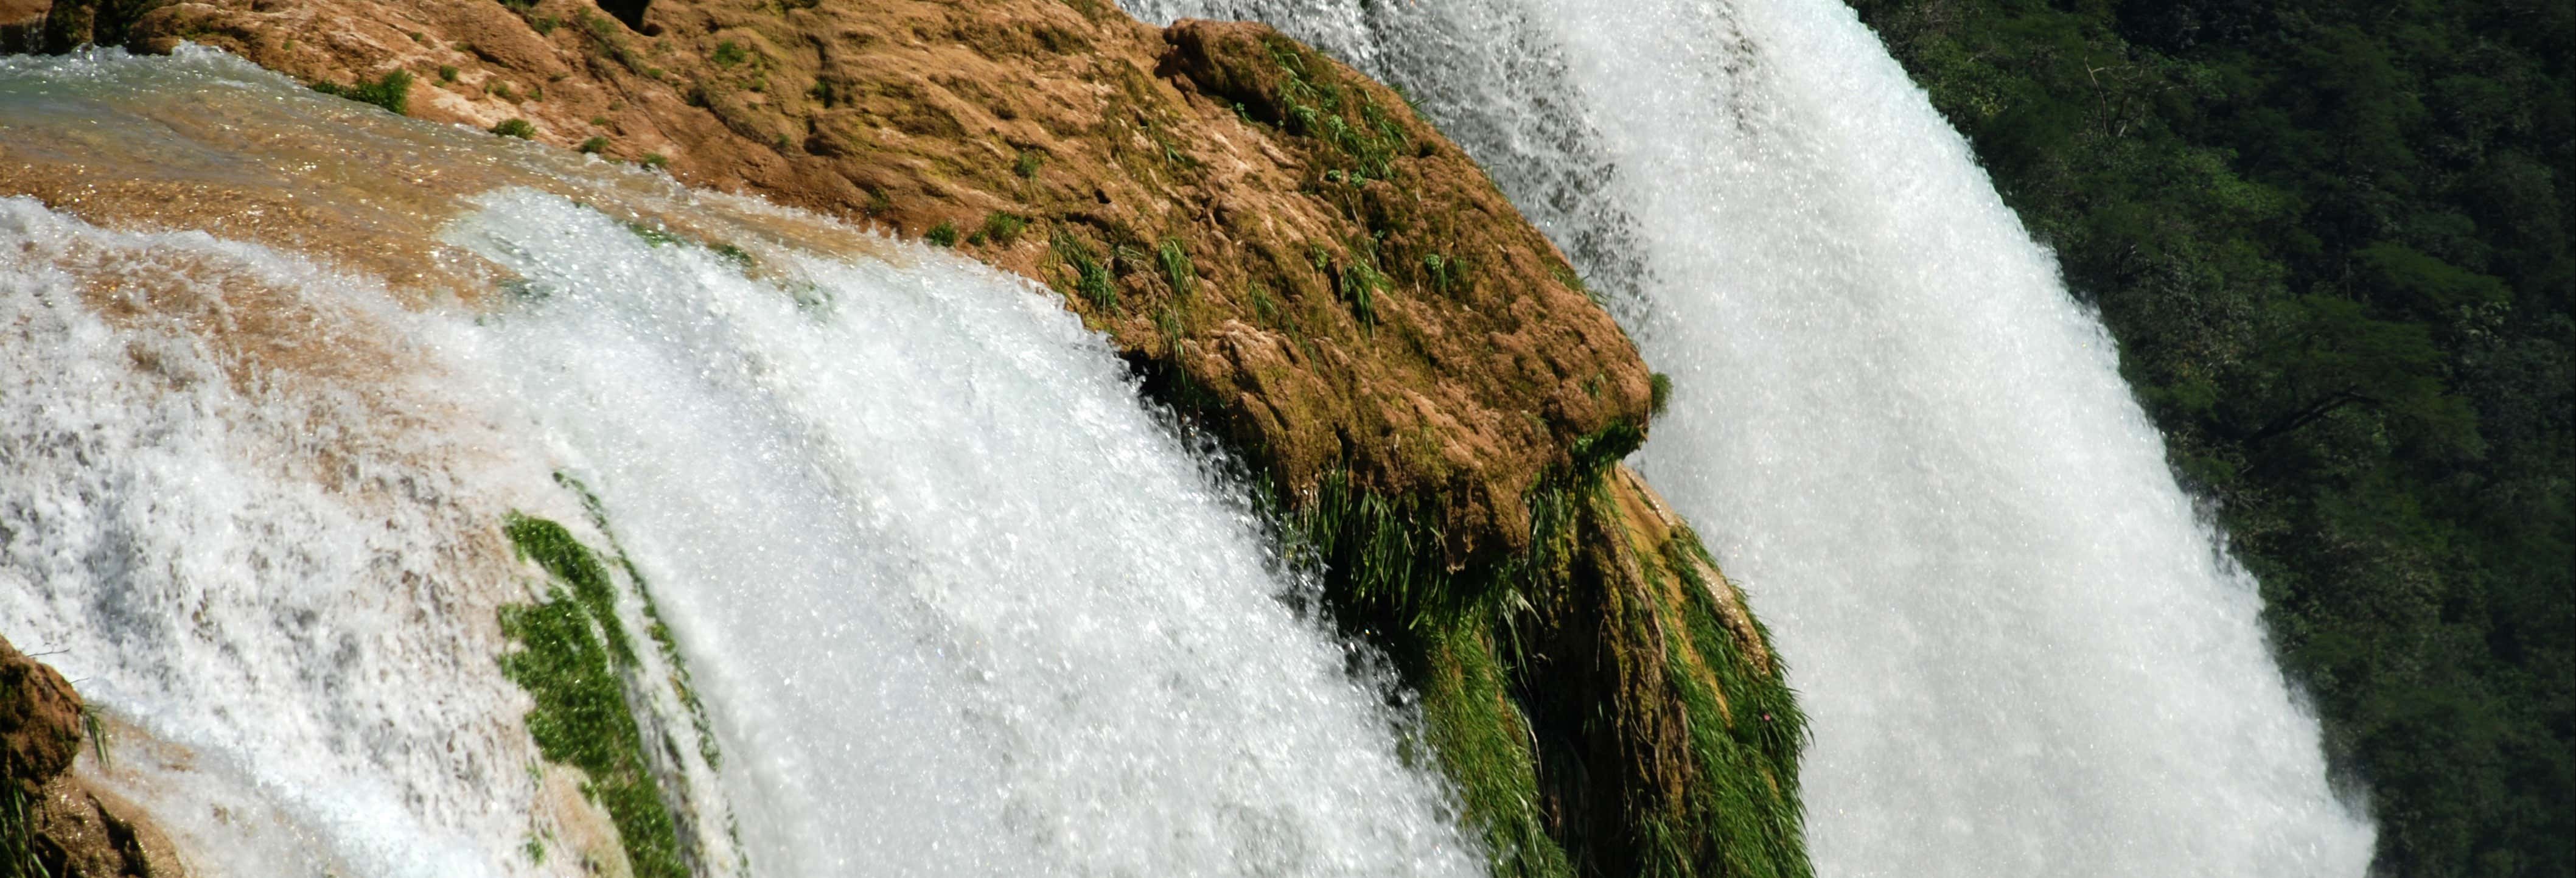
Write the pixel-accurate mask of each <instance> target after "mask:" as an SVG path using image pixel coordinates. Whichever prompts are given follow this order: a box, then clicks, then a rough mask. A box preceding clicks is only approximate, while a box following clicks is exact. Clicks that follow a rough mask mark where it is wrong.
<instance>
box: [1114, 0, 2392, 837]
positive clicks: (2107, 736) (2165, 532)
mask: <svg viewBox="0 0 2576 878" xmlns="http://www.w3.org/2000/svg"><path fill="white" fill-rule="evenodd" d="M1129 3H1130V8H1131V9H1134V10H1135V11H1136V12H1137V13H1138V14H1140V15H1142V16H1144V17H1146V18H1147V19H1148V20H1158V21H1159V20H1170V19H1171V18H1173V17H1178V16H1183V15H1188V16H1198V17H1209V18H1252V19H1258V20H1264V21H1268V22H1271V23H1272V24H1275V25H1277V26H1278V27H1280V28H1281V29H1282V30H1283V31H1285V32H1287V33H1288V34H1289V35H1291V36H1295V37H1298V38H1300V39H1303V40H1306V41H1308V42H1311V43H1314V44H1316V45H1317V46H1319V47H1322V48H1325V49H1326V50H1328V51H1331V52H1333V53H1335V54H1336V55H1338V56H1339V57H1341V58H1343V59H1345V60H1348V61H1350V62H1351V63H1353V64H1354V65H1355V66H1357V67H1359V68H1361V69H1362V70H1364V71H1366V72H1369V73H1371V74H1373V75H1376V76H1378V77H1380V78H1381V79H1384V80H1386V81H1388V82H1390V83H1394V84H1396V85H1398V86H1400V87H1402V88H1405V89H1407V90H1408V94H1409V96H1410V97H1411V98H1412V99H1413V100H1414V102H1415V104H1416V105H1417V106H1418V107H1419V108H1420V109H1421V110H1422V111H1423V112H1424V113H1425V114H1426V115H1428V116H1429V117H1431V118H1432V119H1433V121H1435V122H1436V123H1437V124H1439V125H1440V126H1441V127H1442V129H1443V130H1444V131H1445V132H1446V133H1448V134H1449V135H1450V136H1451V137H1453V138H1455V139H1457V140H1458V141H1459V142H1460V144H1461V145H1462V146H1464V147H1466V148H1467V150H1468V151H1469V152H1470V153H1472V154H1474V155H1476V157H1477V158H1478V159H1479V160H1480V161H1482V162H1484V163H1485V164H1486V165H1487V166H1488V167H1489V168H1491V169H1492V171H1493V173H1494V176H1495V179H1496V181H1497V182H1498V183H1500V184H1501V186H1502V188H1503V189H1504V191H1505V192H1506V193H1508V194H1510V195H1511V196H1512V198H1513V200H1514V201H1515V202H1516V203H1517V204H1518V205H1519V206H1520V207H1521V209H1522V210H1523V211H1524V212H1526V213H1527V214H1529V216H1530V218H1531V219H1532V220H1533V221H1535V222H1537V223H1538V224H1539V226H1540V227H1541V228H1543V229H1545V230H1547V231H1548V233H1549V234H1550V236H1551V237H1552V238H1554V239H1555V240H1556V241H1557V242H1558V244H1559V246H1561V247H1563V248H1564V249H1565V250H1566V252H1567V254H1568V255H1569V256H1571V257H1572V258H1573V259H1574V261H1575V262H1576V264H1577V265H1578V266H1579V267H1580V268H1581V269H1582V270H1583V271H1584V273H1585V276H1586V279H1587V280H1588V281H1589V282H1590V284H1591V285H1592V287H1593V288H1594V290H1595V291H1596V292H1597V293H1600V294H1601V295H1603V296H1605V297H1606V298H1607V299H1608V301H1609V304H1610V305H1611V306H1612V309H1613V311H1614V312H1616V313H1618V314H1619V315H1620V317H1621V319H1622V321H1623V322H1624V323H1625V324H1626V325H1627V327H1628V329H1629V331H1630V332H1631V333H1632V334H1634V335H1635V336H1636V337H1637V339H1638V341H1639V344H1640V345H1641V346H1642V348H1643V352H1644V353H1645V355H1646V361H1647V363H1648V365H1650V366H1652V367H1653V368H1656V369H1659V370H1662V371H1665V372H1668V373H1670V374H1671V375H1672V376H1673V379H1674V384H1675V388H1676V390H1675V396H1674V400H1673V403H1672V409H1671V411H1670V413H1669V414H1668V415H1667V416H1666V417H1665V418H1664V419H1663V420H1661V421H1660V422H1659V423H1657V424H1656V428H1655V432H1654V437H1653V439H1652V441H1651V442H1649V443H1648V444H1647V446H1646V449H1645V451H1644V452H1643V453H1642V455H1641V456H1640V457H1641V459H1640V461H1639V463H1640V466H1641V469H1643V470H1644V471H1645V472H1646V473H1647V474H1648V475H1649V476H1650V477H1651V478H1652V479H1653V480H1654V481H1655V483H1656V484H1657V485H1658V486H1660V487H1661V488H1662V489H1663V491H1664V492H1665V493H1666V494H1667V495H1668V496H1669V497H1670V498H1671V499H1672V500H1673V502H1674V503H1675V505H1676V506H1677V507H1679V508H1680V510H1681V511H1682V512H1683V513H1684V514H1685V515H1686V516H1688V517H1689V518H1690V519H1691V520H1692V521H1693V522H1694V523H1695V524H1696V525H1697V526H1698V527H1699V529H1700V532H1701V533H1702V535H1703V536H1704V537H1705V538H1706V539H1707V540H1708V543H1709V546H1710V548H1711V549H1712V550H1714V551H1715V552H1716V553H1717V554H1718V556H1719V561H1720V562H1721V563H1723V564H1724V565H1725V566H1726V569H1727V571H1728V572H1729V573H1730V574H1731V575H1733V576H1735V577H1737V578H1739V579H1741V580H1742V581H1743V582H1744V584H1745V588H1746V591H1747V592H1748V593H1750V595H1751V597H1752V599H1753V603H1754V604H1755V608H1756V609H1757V610H1758V611H1759V612H1761V613H1762V614H1763V616H1764V618H1765V619H1766V620H1767V621H1769V623H1770V624H1771V626H1772V630H1773V631H1775V632H1777V634H1778V636H1779V638H1780V645H1781V652H1782V653H1783V655H1784V656H1785V657H1786V659H1787V660H1788V661H1789V662H1790V666H1791V677H1790V679H1791V681H1792V682H1793V683H1794V684H1795V685H1796V686H1797V687H1798V688H1799V689H1800V690H1801V691H1802V693H1803V702H1802V703H1803V704H1804V706H1805V707H1806V710H1807V712H1808V714H1809V716H1810V717H1811V718H1812V721H1813V727H1814V729H1815V735H1816V741H1815V744H1814V746H1812V747H1811V748H1810V749H1809V750H1808V752H1807V757H1806V768H1805V771H1804V779H1805V781H1806V802H1807V806H1808V830H1809V841H1810V851H1811V853H1812V854H1813V855H1814V857H1815V860H1816V865H1817V869H1818V872H1819V873H1820V874H1824V875H1830V876H1851V875H1910V876H1911V875H2088V876H2090V875H2103V876H2109V875H2169V874H2173V875H2247V876H2251V875H2344V876H2351V875H2358V874H2360V873H2361V872H2362V871H2363V869H2364V868H2365V865H2366V864H2367V863H2368V861H2369V857H2370V850H2371V844H2370V842H2371V829H2370V827H2369V826H2368V825H2367V824H2366V823H2365V822H2363V821H2362V820H2361V819H2360V818H2358V817H2356V816H2354V814H2353V813H2352V811H2351V809H2350V808H2348V807H2347V805H2346V804H2344V803H2341V802H2339V801H2337V799H2336V798H2335V796H2334V795H2333V794H2332V793H2331V792H2330V791H2329V789H2328V784H2327V781H2326V777H2325V768H2324V764H2323V758H2322V756H2321V754H2320V750H2319V746H2318V740H2317V738H2318V729H2317V724H2316V722H2315V720H2314V719H2313V718H2311V717H2310V716H2308V715H2306V714H2305V713H2304V712H2303V711H2302V710H2301V709H2300V708H2299V707H2298V706H2297V705H2296V704H2295V702H2294V699H2293V697H2292V695H2291V692H2290V691H2289V689H2288V688H2287V687H2286V686H2285V685H2284V682H2283V680H2282V678H2281V675H2280V672H2279V671H2278V669H2277V668H2276V666H2275V665H2274V664H2273V662H2272V660H2271V658H2270V656H2269V654H2268V653H2267V651H2266V648H2265V645H2264V642H2263V637H2262V633H2261V628H2260V625H2259V622H2258V618H2257V613H2258V612H2259V609H2260V604H2259V598H2258V597H2257V595H2256V592H2255V589H2254V583H2253V582H2252V581H2251V579H2250V578H2249V577H2248V576H2247V575H2246V574H2245V573H2244V572H2243V571H2241V570H2239V569H2238V568H2237V567H2236V566H2235V565H2234V564H2233V563H2232V562H2231V561H2230V560H2229V559H2228V558H2227V557H2226V556H2225V554H2224V553H2223V551H2222V550H2221V549H2220V548H2218V541H2217V539H2216V538H2215V535H2214V534H2213V533H2212V532H2211V530H2210V529H2209V527H2208V526H2207V525H2206V524H2205V523H2204V520H2203V518H2202V517H2201V516H2198V515H2196V514H2195V511H2194V509H2193V507H2192V504H2191V502H2190V500H2189V499H2188V498H2187V497H2186V496H2185V495H2184V494H2183V493H2182V492H2181V491H2180V490H2178V489H2177V488H2176V486H2175V483H2174V480H2173V478H2172V476H2171V475H2170V473H2169V471H2168V470H2167V468H2166V466H2165V463H2164V460H2163V457H2162V446H2161V443H2160V441H2159V440H2158V437H2157V435H2156V432H2155V430H2154V428H2153V427H2152V426H2151V425H2150V424H2149V423H2148V422H2147V421H2146V419H2145V417H2144V415H2143V413H2142V412H2141V411H2140V410H2139V408H2138V407H2137V405H2136V404H2134V403H2133V402H2132V401H2131V399H2130V397H2129V395H2128V390H2127V388H2126V387H2125V386H2123V385H2122V384H2121V381H2120V378H2119V374H2118V372H2117V370H2116V354H2115V352H2114V350H2113V348H2112V343H2111V340H2110V339H2109V338H2108V337H2107V336H2106V335H2105V334H2104V333H2103V331H2102V329H2101V327H2100V325H2099V324H2098V322H2097V321H2096V320H2095V319H2094V318H2093V316H2092V314H2091V313H2089V312H2088V311H2087V310H2086V309H2085V308H2083V307H2082V306H2080V305H2079V304H2077V303H2076V302H2075V301H2074V300H2073V299H2072V298H2070V297H2069V295H2068V294H2067V292H2066V291H2065V290H2064V288H2063V287H2062V285H2061V284H2060V283H2059V282H2058V279H2057V276H2056V270H2055V265H2054V263H2053V261H2052V259H2051V257H2050V255H2049V254H2048V253H2047V252H2046V251H2045V250H2044V249H2042V248H2040V247H2038V246H2036V245H2034V244H2033V243H2032V242H2031V240H2030V239H2029V236H2028V235H2027V234H2026V233H2025V232H2024V231H2023V230H2022V228H2021V227H2020V225H2019V223H2018V222H2017V221H2016V219H2015V218H2014V217H2013V215H2012V213H2011V212H2010V211H2009V210H2008V209H2006V208H2005V207H2004V206H2003V204H2002V203H2001V202H2000V200H1999V199H1998V198H1997V197H1996V196H1995V194H1994V192H1993V190H1992V188H1991V186H1990V185H1989V183H1988V181H1987V180H1986V177H1985V175H1984V174H1983V173H1982V172H1981V171H1980V170H1979V169H1978V168H1977V167H1976V165H1975V162H1974V158H1973V156H1972V155H1971V154H1970V153H1969V151H1968V148H1967V144H1966V143H1965V142H1963V141H1962V140H1961V139H1960V138H1959V137H1958V136H1957V135H1956V134H1955V133H1953V132H1952V131H1951V130H1950V129H1949V127H1948V126H1947V125H1946V124H1945V123H1944V122H1943V120H1942V119H1941V118H1940V116H1939V115H1938V114H1937V113H1936V112H1935V111H1934V110H1933V109H1932V107H1931V105H1930V103H1929V102H1928V101H1927V100H1926V99H1925V98H1924V96H1923V95H1922V94H1921V93H1920V92H1919V91H1918V90H1916V89H1915V88H1914V87H1913V85H1912V84H1911V83H1910V82H1908V81H1907V79H1906V76H1905V73H1904V71H1903V69H1902V68H1900V67H1899V66H1898V65H1897V64H1896V62H1895V61H1894V60H1892V59H1890V58H1888V57H1887V55H1886V53H1885V51H1884V50H1883V49H1882V48H1881V47H1880V46H1879V44H1878V42H1877V40H1876V39H1875V38H1874V37H1873V36H1872V35H1871V34H1870V33H1869V31H1868V30H1867V29H1866V28H1864V27H1862V26H1861V24H1860V23H1859V22H1858V21H1857V20H1856V19H1855V17H1854V16H1853V15H1852V13H1851V12H1850V10H1848V9H1846V8H1845V7H1844V6H1843V5H1842V4H1840V3H1838V2H1835V0H1734V2H1688V0H1672V2H1645V3H1631V4H1621V5H1618V6H1616V7H1605V6H1601V5H1600V4H1596V3H1590V2H1572V0H1468V2H1439V3H1434V2H1371V0H1353V2H1320V3H1317V2H1292V0H1207V2H1186V0H1184V2H1171V0H1129Z"/></svg>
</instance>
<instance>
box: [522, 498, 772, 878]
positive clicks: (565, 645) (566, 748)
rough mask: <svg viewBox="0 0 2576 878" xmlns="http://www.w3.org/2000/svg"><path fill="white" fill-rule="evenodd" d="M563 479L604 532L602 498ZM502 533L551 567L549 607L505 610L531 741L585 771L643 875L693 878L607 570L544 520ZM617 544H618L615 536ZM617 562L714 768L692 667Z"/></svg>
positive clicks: (629, 569)
mask: <svg viewBox="0 0 2576 878" xmlns="http://www.w3.org/2000/svg"><path fill="white" fill-rule="evenodd" d="M556 478H557V481H558V482H560V483H562V484H563V485H565V486H566V487H567V488H570V489H572V490H574V491H575V492H577V493H579V494H580V495H581V498H582V501H583V503H584V505H585V507H586V508H587V510H588V511H589V513H590V515H591V518H592V520H593V522H594V523H596V524H598V525H600V527H601V532H602V533H603V534H606V533H608V531H607V529H606V519H605V516H604V515H603V513H602V511H601V508H600V506H599V501H598V498H597V497H596V496H594V495H592V494H591V493H590V492H589V490H588V489H586V488H585V487H583V486H582V485H581V484H580V483H579V482H578V481H575V480H573V479H571V478H570V477H568V476H562V475H558V476H557V477H556ZM503 532H504V533H505V534H506V535H507V536H508V537H509V538H510V542H511V546H512V548H513V550H514V551H515V553H516V554H517V555H518V556H519V557H521V558H523V559H526V560H529V561H532V562H535V563H536V565H537V566H538V567H540V568H542V569H544V570H545V571H546V573H547V576H548V579H549V581H550V583H551V584H550V585H549V587H548V588H547V591H546V596H545V598H544V599H543V600H541V601H538V602H535V603H527V604H511V605H507V606H504V607H502V608H501V610H500V618H501V630H502V633H503V634H504V635H505V636H507V637H508V638H509V640H510V642H511V643H513V644H514V645H516V646H517V647H518V648H517V649H516V650H514V651H512V652H509V653H506V654H504V655H503V656H502V657H501V670H502V673H503V674H504V675H505V676H508V677H509V678H510V679H511V681H512V682H515V683H517V684H518V685H519V687H520V688H522V689H524V690H526V691H527V693H528V695H529V697H530V699H531V700H532V701H534V702H535V707H534V708H533V709H531V710H530V711H529V712H528V715H527V726H528V734H529V736H530V737H531V738H533V739H534V740H535V741H536V744H537V749H538V751H539V752H540V753H542V754H543V755H544V756H545V758H546V760H547V761H550V762H554V763H557V764H561V765H570V766H573V767H575V768H579V769H581V771H582V773H583V775H584V776H585V777H586V778H587V782H586V783H585V784H584V785H583V787H582V793H583V795H584V796H585V797H587V798H589V799H590V800H591V801H593V802H596V803H598V804H599V805H600V806H601V808H602V809H603V810H605V811H607V812H608V815H609V819H610V821H611V822H612V823H614V824H615V825H616V827H617V832H618V838H619V840H620V841H621V843H622V844H623V845H624V846H625V850H626V855H627V859H628V861H629V862H630V863H631V864H632V866H633V868H634V874H635V875H637V876H642V878H685V876H687V875H689V874H690V871H689V867H688V865H687V862H686V856H685V855H684V853H683V852H682V849H681V842H680V839H679V835H678V824H677V821H675V820H674V819H673V816H672V813H671V811H670V809H669V807H668V806H667V805H666V804H665V803H664V800H663V796H662V789H661V786H660V782H659V780H658V779H657V778H656V777H655V776H654V774H653V772H652V770H651V767H650V762H649V761H648V759H647V758H646V756H645V749H644V748H645V746H646V744H645V741H644V738H643V734H642V731H641V729H640V727H639V726H638V724H637V722H636V720H635V706H634V705H633V704H631V703H630V702H629V700H628V698H629V697H628V694H627V692H628V688H629V683H628V682H627V680H626V679H625V675H626V674H629V673H631V672H633V671H634V670H636V669H637V663H636V658H635V654H634V652H633V648H632V646H631V642H630V639H629V638H628V637H627V635H626V633H625V626H624V625H623V624H622V623H621V622H620V621H619V619H618V616H617V611H616V594H617V592H616V586H615V583H614V581H613V579H612V578H611V576H610V572H609V568H608V566H607V565H606V564H605V563H603V562H602V561H601V559H600V556H599V555H598V554H597V553H595V552H593V551H592V550H591V549H590V548H589V547H588V546H585V545H583V544H582V543H581V541H580V540H579V539H577V538H575V537H574V536H573V535H572V533H571V532H570V531H568V530H566V529H565V528H564V527H563V526H562V525H560V524H557V523H555V522H553V521H549V520H547V519H542V518H536V517H532V516H527V515H521V514H516V513H513V514H512V515H511V516H510V517H509V519H508V520H507V521H506V522H505V523H504V525H503ZM609 541H610V544H611V545H612V546H615V544H616V538H615V536H614V535H613V534H612V535H610V536H609ZM615 560H616V562H617V564H618V565H620V567H621V568H622V569H624V570H625V571H626V574H627V578H628V580H629V581H630V582H631V583H632V584H633V586H634V588H635V592H636V595H637V596H638V598H639V599H640V600H641V602H642V604H643V608H644V614H645V618H646V619H647V620H648V627H647V631H648V632H649V633H650V634H651V636H652V639H653V641H654V644H655V645H656V647H658V649H659V652H660V654H661V657H662V658H663V662H664V664H665V665H666V666H667V667H668V668H669V673H670V679H669V683H670V685H671V686H672V688H673V690H674V691H675V693H676V694H677V695H678V697H679V698H680V700H681V702H682V704H683V705H684V706H685V707H686V708H687V709H688V711H689V713H690V719H691V721H692V722H693V724H694V725H695V726H696V728H697V731H698V740H699V755H700V756H701V757H702V758H703V759H705V761H706V763H707V765H708V767H709V768H711V769H712V768H714V767H716V766H718V765H720V764H721V758H720V754H719V753H718V752H717V750H716V745H715V736H714V734H713V731H712V729H711V728H709V724H708V722H707V718H706V712H705V708H704V707H703V706H702V705H701V704H700V703H699V701H698V698H697V694H696V692H695V691H694V690H693V689H692V687H691V686H690V684H689V674H688V669H687V665H686V664H685V663H683V662H682V661H681V659H680V655H679V650H678V646H677V644H676V643H675V642H674V640H673V638H672V637H671V634H670V630H669V628H668V627H667V626H665V625H664V624H663V623H662V621H661V618H660V611H659V609H658V608H657V607H656V606H655V605H654V603H653V599H652V594H651V591H650V590H649V589H648V588H646V586H645V582H644V579H643V576H642V574H641V572H640V571H637V570H636V569H635V566H634V564H633V563H632V562H631V561H629V560H628V559H627V558H626V555H625V552H624V550H623V549H622V548H621V549H618V550H617V552H616V555H615ZM676 755H677V754H676V753H675V754H674V756H675V757H676ZM531 841H532V844H531V845H530V856H531V858H532V859H540V858H542V856H543V854H542V850H543V848H542V846H541V845H539V844H535V843H534V840H533V839H532V840H531Z"/></svg>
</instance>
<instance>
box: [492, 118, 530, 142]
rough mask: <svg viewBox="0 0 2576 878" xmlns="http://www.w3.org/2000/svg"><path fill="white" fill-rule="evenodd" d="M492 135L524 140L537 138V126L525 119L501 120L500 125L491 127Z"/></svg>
mask: <svg viewBox="0 0 2576 878" xmlns="http://www.w3.org/2000/svg"><path fill="white" fill-rule="evenodd" d="M492 133H494V134H498V135H501V136H503V137H516V138H519V139H521V140H526V139H528V138H531V137H535V136H537V126H536V125H534V124H531V123H529V122H528V120H526V119H515V118H514V119H503V120H501V122H500V124H497V125H494V126H492Z"/></svg>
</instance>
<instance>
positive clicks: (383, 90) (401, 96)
mask: <svg viewBox="0 0 2576 878" xmlns="http://www.w3.org/2000/svg"><path fill="white" fill-rule="evenodd" d="M313 90H314V91H318V92H321V93H323V94H326V95H333V96H337V97H344V98H348V99H350V100H353V101H357V102H358V103H362V104H374V105H376V106H379V107H383V108H385V109H387V110H391V111H393V113H394V115H397V116H399V115H403V110H404V109H405V108H406V107H408V106H410V104H411V73H410V72H409V71H403V70H392V71H387V72H386V73H385V75H383V76H379V77H376V78H375V79H373V80H366V79H361V80H358V81H356V82H352V83H350V84H348V85H341V84H339V83H336V82H317V83H314V84H313Z"/></svg>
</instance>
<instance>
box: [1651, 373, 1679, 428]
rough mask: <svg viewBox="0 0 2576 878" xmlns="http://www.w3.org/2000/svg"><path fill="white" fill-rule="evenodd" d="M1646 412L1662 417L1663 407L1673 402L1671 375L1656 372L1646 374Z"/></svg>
mask: <svg viewBox="0 0 2576 878" xmlns="http://www.w3.org/2000/svg"><path fill="white" fill-rule="evenodd" d="M1646 391H1647V392H1646V414H1647V415H1648V416H1649V417H1657V418H1660V417H1663V416H1664V408H1665V407H1666V406H1669V405H1671V404H1672V402H1673V376H1670V375H1666V374H1664V373H1662V372H1657V373H1654V374H1652V375H1648V376H1646Z"/></svg>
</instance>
